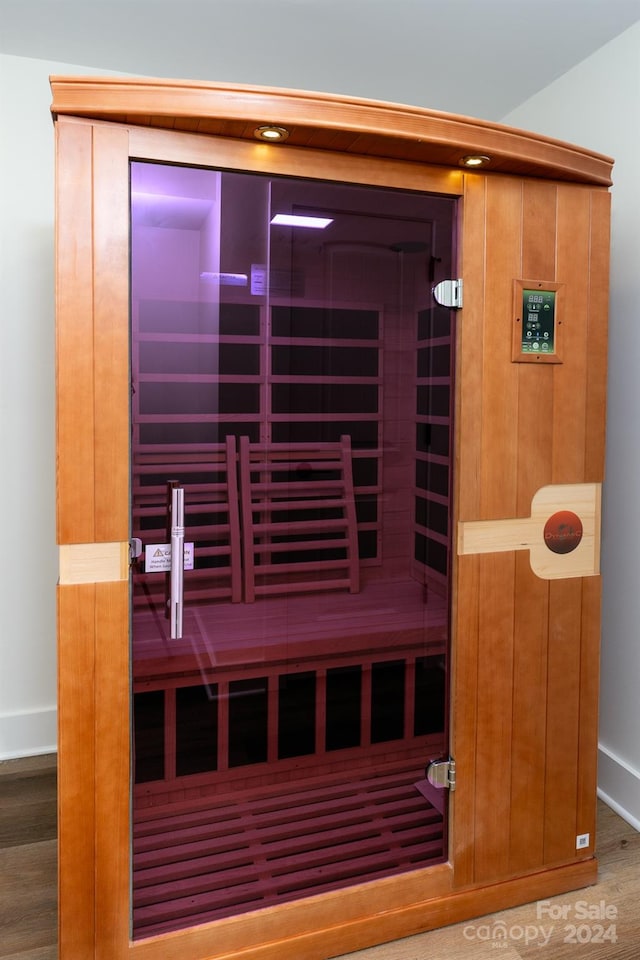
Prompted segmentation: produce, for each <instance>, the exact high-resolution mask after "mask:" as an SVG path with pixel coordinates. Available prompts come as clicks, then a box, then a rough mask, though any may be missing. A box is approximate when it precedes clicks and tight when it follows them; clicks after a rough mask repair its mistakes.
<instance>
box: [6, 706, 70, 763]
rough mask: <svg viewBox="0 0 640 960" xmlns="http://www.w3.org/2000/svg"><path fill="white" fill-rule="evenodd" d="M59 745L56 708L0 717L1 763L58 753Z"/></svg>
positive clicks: (24, 711)
mask: <svg viewBox="0 0 640 960" xmlns="http://www.w3.org/2000/svg"><path fill="white" fill-rule="evenodd" d="M56 744H57V710H56V708H55V707H46V708H43V709H41V710H21V711H19V712H18V713H5V714H0V761H2V760H16V759H18V758H21V757H39V756H41V755H42V754H47V753H55V752H56V749H57V746H56Z"/></svg>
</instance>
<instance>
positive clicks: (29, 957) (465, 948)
mask: <svg viewBox="0 0 640 960" xmlns="http://www.w3.org/2000/svg"><path fill="white" fill-rule="evenodd" d="M55 790H56V766H55V757H52V756H47V757H37V758H29V759H22V760H11V761H6V762H4V763H0V958H1V960H56V958H57V950H56V945H55V941H56V914H57V908H56V860H57V854H56V795H55ZM597 855H598V860H599V879H598V883H597V884H596V885H595V886H593V887H589V888H587V889H585V890H578V891H576V892H574V893H568V894H563V895H561V896H558V897H553V898H551V899H550V900H549V901H548V902H545V901H541V902H538V903H533V904H528V905H526V906H523V907H516V908H514V909H512V910H506V911H503V912H501V913H496V914H492V915H491V916H487V917H483V918H481V919H478V920H473V921H467V922H464V923H459V924H456V925H455V926H451V927H445V928H443V929H441V930H434V931H431V932H429V933H424V934H419V935H417V936H413V937H407V938H405V939H403V940H397V941H395V942H393V943H387V944H380V945H379V946H376V947H370V948H368V949H366V950H360V951H358V952H356V953H349V954H344V955H343V956H342V957H341V958H340V960H484V958H487V960H488V958H492V960H496V958H498V957H499V958H500V960H529V958H532V957H538V958H540V960H585V958H587V960H637V958H638V956H640V908H639V903H640V834H639V833H637V832H636V831H635V830H634V829H633V828H632V827H631V826H629V825H628V824H627V823H625V821H624V820H622V819H621V818H620V817H618V816H617V815H616V814H615V813H613V811H612V810H610V809H609V808H608V807H607V806H605V804H603V803H600V804H599V807H598V841H597ZM282 960H298V958H295V957H284V956H283V958H282Z"/></svg>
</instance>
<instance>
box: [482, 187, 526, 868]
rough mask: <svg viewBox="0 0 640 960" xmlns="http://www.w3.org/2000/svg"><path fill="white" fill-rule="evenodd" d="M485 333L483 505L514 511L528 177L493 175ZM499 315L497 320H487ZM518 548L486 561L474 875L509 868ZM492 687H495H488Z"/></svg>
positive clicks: (490, 510)
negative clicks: (516, 295)
mask: <svg viewBox="0 0 640 960" xmlns="http://www.w3.org/2000/svg"><path fill="white" fill-rule="evenodd" d="M485 235H486V245H487V246H486V249H487V256H486V275H485V284H486V285H485V301H484V314H485V323H484V330H483V339H482V367H483V380H482V397H483V399H482V406H483V410H484V416H483V419H482V451H481V456H480V477H479V482H480V486H481V513H480V516H481V517H482V518H483V519H484V518H487V519H490V518H497V517H505V516H506V517H509V516H515V513H516V507H517V476H518V457H519V453H520V451H519V446H518V434H517V424H518V416H517V414H518V400H519V398H518V369H517V365H515V364H512V363H511V332H512V299H511V295H512V289H513V287H512V285H513V279H514V277H517V276H518V274H519V273H520V270H521V236H522V184H521V183H520V182H519V181H516V180H504V181H501V182H500V183H499V184H498V183H495V182H494V181H490V182H489V183H488V184H487V215H486V227H485ZM488 318H490V319H491V322H487V319H488ZM515 569H516V565H515V556H514V555H513V554H504V555H493V556H492V555H488V556H486V557H483V558H482V559H481V562H480V580H479V589H480V604H479V658H478V680H477V682H478V689H479V691H481V694H480V695H479V698H478V712H477V748H476V749H477V756H478V760H477V762H478V766H477V771H478V773H477V779H476V803H477V807H476V818H475V879H476V881H486V880H488V879H489V878H493V877H496V876H505V875H507V874H508V872H509V844H510V817H511V803H510V792H511V781H512V770H511V751H512V724H513V716H512V710H513V623H514V615H515ZM489 691H491V692H490V693H489Z"/></svg>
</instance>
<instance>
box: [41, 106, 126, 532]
mask: <svg viewBox="0 0 640 960" xmlns="http://www.w3.org/2000/svg"><path fill="white" fill-rule="evenodd" d="M58 137H59V138H60V140H61V144H60V148H61V149H63V150H65V155H66V156H68V157H72V160H71V162H70V163H69V164H67V163H65V165H64V167H63V176H64V177H65V179H66V180H68V181H69V183H70V184H71V185H70V186H69V188H68V189H65V185H64V184H62V185H61V189H60V190H59V194H58V196H59V201H58V202H59V209H58V222H59V223H64V224H65V225H66V229H68V225H69V224H73V230H74V236H73V239H72V240H71V241H70V240H69V238H68V237H66V238H65V242H64V243H58V247H59V249H60V251H61V257H62V261H61V262H60V264H59V267H58V272H59V276H64V277H65V283H64V285H60V287H59V292H58V297H57V313H58V335H57V337H58V348H57V356H58V365H57V377H58V397H59V401H58V410H57V431H58V445H59V449H60V450H65V449H71V448H72V447H73V448H75V449H76V450H77V451H78V452H77V454H76V455H75V456H74V458H63V459H62V460H61V461H60V460H59V462H58V542H59V543H61V544H63V543H94V542H111V541H116V540H126V539H127V538H128V529H129V526H128V524H129V521H128V493H127V489H128V444H129V428H128V401H127V397H128V389H129V386H128V384H129V373H128V360H127V358H128V331H127V329H126V327H124V326H123V324H121V323H117V322H114V321H115V318H119V317H121V316H126V315H127V312H128V290H127V283H126V277H127V276H128V269H129V266H128V200H127V191H126V189H123V188H122V184H126V183H127V182H128V160H127V145H128V137H127V133H126V131H124V130H120V129H119V128H117V127H115V128H104V127H97V128H95V129H92V128H91V127H89V126H86V127H85V126H81V125H74V124H60V125H59V126H58ZM62 141H64V142H62ZM92 176H93V177H95V181H94V182H95V183H96V185H97V186H96V189H95V192H94V191H92V186H91V183H92ZM69 203H71V204H72V207H73V209H72V210H66V209H65V205H66V204H69ZM121 278H125V279H124V281H123V280H122V279H121ZM87 317H93V324H90V323H87V319H86V318H87ZM123 401H124V402H123ZM104 408H108V409H110V410H111V411H112V418H110V419H109V420H108V421H107V420H106V419H105V418H100V417H98V418H96V419H94V409H104ZM72 460H73V462H72Z"/></svg>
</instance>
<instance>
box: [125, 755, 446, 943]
mask: <svg viewBox="0 0 640 960" xmlns="http://www.w3.org/2000/svg"><path fill="white" fill-rule="evenodd" d="M419 776H420V769H419V767H417V765H416V762H415V760H414V761H413V762H411V761H409V762H407V761H405V762H404V764H402V763H394V764H391V765H389V764H387V765H386V766H385V769H384V772H383V773H379V774H377V775H375V776H372V775H369V776H367V777H358V776H353V777H352V779H351V780H348V779H347V778H345V776H344V774H342V775H341V776H340V777H337V776H336V777H334V778H332V779H327V778H326V777H325V778H322V779H320V778H316V779H314V780H311V781H310V780H309V778H307V779H306V780H304V781H299V782H298V783H295V782H290V783H288V784H286V785H283V786H282V787H280V789H279V790H277V791H273V790H271V791H269V792H265V791H259V792H257V791H254V793H253V795H251V794H249V795H248V796H243V795H238V794H237V793H234V794H232V795H231V796H229V797H228V798H227V799H225V800H224V801H217V802H216V801H212V800H211V799H209V800H208V801H206V800H202V799H201V798H199V799H197V800H195V801H183V802H182V803H181V804H180V805H176V804H171V805H170V806H165V807H161V808H158V807H151V808H147V809H145V810H143V811H141V813H142V814H143V817H144V818H143V819H141V820H140V821H139V822H138V823H137V824H136V827H135V831H134V872H133V889H134V931H135V935H136V936H151V935H152V934H158V933H164V932H167V931H169V930H174V929H179V928H181V927H185V926H190V925H192V924H194V923H203V922H205V921H209V920H216V919H219V918H220V917H225V916H232V915H234V914H238V913H243V912H246V911H248V910H256V909H258V908H259V907H265V906H271V905H273V904H276V903H284V902H286V901H288V900H293V899H296V898H298V897H300V896H306V895H309V894H317V893H322V892H323V891H325V890H331V889H334V890H335V889H339V888H340V887H344V886H348V885H350V884H352V883H354V882H356V881H357V882H361V881H363V880H373V879H375V878H377V877H381V876H389V875H392V874H394V873H400V872H403V871H405V870H412V869H417V868H418V867H423V866H427V865H429V864H430V863H437V862H441V861H442V860H443V859H444V840H443V824H442V817H441V815H440V814H439V813H438V812H437V811H436V810H434V808H433V807H432V806H431V805H430V804H429V803H428V801H427V800H426V799H425V798H424V797H423V795H422V794H421V793H420V792H419V791H418V790H417V788H416V780H417V779H418V777H419Z"/></svg>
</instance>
